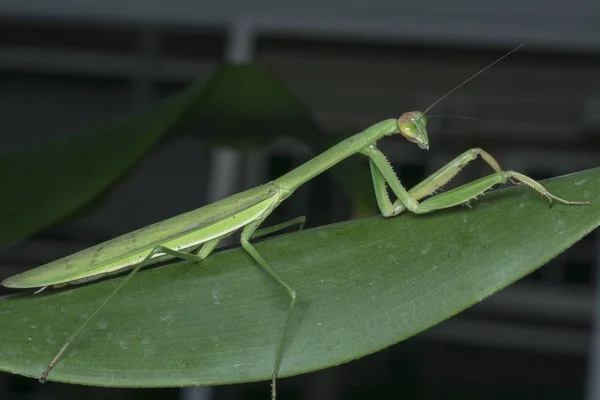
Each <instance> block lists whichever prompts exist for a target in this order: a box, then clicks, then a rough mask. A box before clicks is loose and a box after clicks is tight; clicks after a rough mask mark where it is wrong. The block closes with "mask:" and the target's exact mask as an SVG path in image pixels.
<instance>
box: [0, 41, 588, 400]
mask: <svg viewBox="0 0 600 400" xmlns="http://www.w3.org/2000/svg"><path fill="white" fill-rule="evenodd" d="M519 47H520V46H519ZM519 47H517V48H515V49H513V50H512V51H511V52H509V53H507V54H506V55H504V56H503V57H501V58H500V59H498V60H496V61H495V62H493V63H492V64H490V65H488V66H487V67H485V68H484V69H482V70H480V71H479V72H478V73H477V74H475V75H473V76H471V77H470V78H469V79H467V80H465V81H464V82H463V83H461V84H460V85H458V86H457V87H455V88H454V89H452V90H451V91H450V92H448V93H447V94H446V95H444V96H442V97H441V98H440V99H438V100H437V101H436V102H435V103H433V104H432V105H431V106H430V107H429V108H427V109H426V110H425V112H424V113H422V112H419V111H412V112H407V113H404V114H403V115H402V116H401V117H400V118H398V119H387V120H384V121H381V122H378V123H376V124H374V125H372V126H371V127H369V128H367V129H366V130H364V131H363V132H360V133H358V134H355V135H354V136H351V137H349V138H347V139H346V140H344V141H342V142H340V143H338V144H337V145H335V146H333V147H332V148H330V149H329V150H326V151H325V152H323V153H321V154H319V155H318V156H316V157H314V158H313V159H312V160H310V161H308V162H306V163H305V164H303V165H301V166H299V167H297V168H296V169H294V170H292V171H290V172H288V173H287V174H285V175H283V176H281V177H280V178H278V179H275V180H273V181H271V182H269V183H267V184H264V185H261V186H258V187H256V188H253V189H250V190H247V191H244V192H241V193H238V194H235V195H233V196H230V197H228V198H225V199H223V200H220V201H217V202H215V203H212V204H209V205H207V206H204V207H202V208H199V209H197V210H193V211H190V212H187V213H185V214H181V215H179V216H176V217H173V218H170V219H167V220H165V221H161V222H158V223H155V224H153V225H150V226H147V227H145V228H142V229H139V230H137V231H134V232H132V233H129V234H126V235H123V236H120V237H117V238H115V239H112V240H110V241H108V242H105V243H101V244H99V245H96V246H93V247H90V248H88V249H85V250H83V251H80V252H78V253H76V254H73V255H71V256H68V257H65V258H62V259H59V260H56V261H53V262H51V263H48V264H46V265H43V266H40V267H38V268H35V269H32V270H29V271H27V272H24V273H21V274H18V275H15V276H12V277H10V278H7V279H6V280H4V281H3V282H2V285H4V286H6V287H11V288H40V287H41V288H42V289H44V288H46V287H48V286H54V287H61V286H65V285H70V284H79V283H84V282H88V281H93V280H97V279H100V278H103V277H105V276H108V275H113V274H118V273H121V272H123V271H125V270H128V269H132V271H131V272H130V273H129V275H128V276H127V277H126V278H125V279H123V280H122V282H121V283H120V284H119V285H118V286H117V288H115V289H114V291H113V292H112V293H111V294H110V295H109V296H108V297H107V298H106V299H105V300H104V302H103V303H102V304H101V305H100V306H99V307H98V308H97V309H96V310H95V311H94V312H93V313H92V314H91V316H90V317H89V318H88V319H87V320H86V321H85V322H84V323H83V324H82V325H81V326H80V327H79V328H78V329H77V330H76V331H75V332H74V333H73V334H72V335H71V337H70V338H69V339H68V340H67V341H66V343H64V345H63V346H62V347H61V349H60V350H59V351H58V353H57V355H56V357H55V358H54V359H53V360H52V361H51V362H50V363H49V365H48V366H47V368H46V369H45V371H44V372H43V374H42V376H41V377H40V381H41V382H44V381H45V380H46V379H47V377H48V374H49V373H50V371H51V369H52V368H53V367H54V365H55V364H56V363H57V362H58V360H59V359H60V357H61V356H62V354H63V353H64V352H65V351H66V350H67V348H68V347H69V346H70V345H71V344H72V343H73V342H74V341H75V339H76V338H77V336H78V335H79V333H80V332H81V331H82V330H83V329H84V328H85V327H86V326H87V324H88V323H89V322H90V321H92V320H93V319H94V317H95V316H96V315H97V314H98V313H99V312H100V311H101V310H102V308H103V307H104V306H105V305H106V304H107V303H108V302H109V301H110V299H111V298H112V297H113V296H115V295H116V294H117V292H119V290H121V289H122V288H123V287H124V286H125V285H126V284H127V282H128V281H129V280H130V279H131V278H132V277H133V276H134V275H135V274H136V273H137V272H138V271H139V270H140V269H141V268H142V267H144V266H147V265H149V264H153V263H156V262H160V261H164V260H168V259H173V258H180V259H183V260H188V261H195V262H199V261H202V260H203V259H204V258H206V257H207V256H209V255H210V254H211V252H212V251H213V250H214V249H215V248H216V246H217V245H218V243H219V241H220V240H222V239H224V238H226V237H228V236H229V235H231V234H233V233H234V232H236V231H237V230H240V229H241V230H242V232H241V244H242V247H243V248H244V249H245V250H246V252H247V253H248V254H249V255H250V256H251V257H252V258H253V259H254V260H255V261H256V262H257V263H258V264H259V265H260V266H261V267H262V269H263V270H264V271H265V272H266V273H268V274H269V275H270V276H271V277H272V278H273V279H274V280H275V281H277V282H278V283H279V284H280V285H281V286H282V288H283V289H285V291H286V292H287V294H288V295H289V297H290V304H289V310H288V312H287V316H286V319H285V321H284V325H283V329H282V331H281V338H280V342H279V346H278V349H277V352H276V354H275V360H274V366H273V374H272V398H273V399H275V397H276V378H277V373H278V369H279V363H280V361H281V356H282V354H283V348H284V344H285V339H286V335H287V332H288V328H289V324H290V319H291V317H292V312H293V310H294V306H295V304H296V298H297V295H296V291H295V290H294V289H293V286H292V285H290V284H288V283H287V282H285V281H284V280H283V279H282V278H281V277H280V276H279V275H278V274H277V272H276V271H274V270H273V269H271V267H270V266H269V264H268V263H267V261H266V260H265V259H264V258H263V257H262V256H261V255H260V254H259V253H258V251H257V250H256V249H255V248H254V246H253V245H252V244H251V243H250V239H253V238H258V237H261V236H264V235H267V234H270V233H273V232H277V231H279V230H282V229H285V228H287V227H290V226H295V225H298V226H299V228H300V229H302V227H303V224H304V217H299V218H296V219H293V220H291V221H288V222H285V223H282V224H278V225H275V226H272V227H269V228H262V229H258V228H259V226H260V225H261V224H262V223H263V221H264V220H265V219H266V218H267V217H268V216H269V215H270V214H271V212H272V211H273V210H274V209H275V208H276V207H277V206H278V205H279V204H280V203H281V202H283V201H284V200H285V199H287V198H288V197H289V196H290V195H291V194H292V193H293V192H294V191H295V190H296V189H297V188H298V187H300V186H301V185H302V184H304V183H305V182H307V181H309V180H310V179H312V178H313V177H315V176H316V175H318V174H320V173H322V172H324V171H326V170H327V169H329V168H330V167H332V166H333V165H335V164H337V163H338V162H340V161H342V160H344V159H345V158H347V157H350V156H351V155H354V154H356V153H361V154H363V155H365V156H367V157H368V158H369V163H370V168H371V174H372V179H373V185H374V190H375V195H376V199H377V204H378V206H379V209H380V211H381V214H382V215H383V216H384V217H392V216H396V215H398V214H400V213H402V212H403V211H405V210H409V211H411V212H413V213H416V214H424V213H428V212H432V211H435V210H440V209H444V208H449V207H454V206H456V205H461V204H467V205H468V204H469V201H470V200H472V199H474V198H476V197H477V196H479V195H481V194H483V193H484V192H485V191H486V190H488V189H491V188H492V187H493V186H495V185H497V184H503V183H506V182H507V181H508V180H510V181H511V182H513V183H517V182H521V183H523V184H525V185H527V186H529V187H531V188H532V189H534V190H536V191H537V192H539V193H540V194H541V195H543V196H545V197H546V198H547V199H548V200H549V201H550V204H552V200H553V199H554V200H557V201H559V202H562V203H565V204H568V205H588V204H590V203H589V202H575V201H567V200H564V199H561V198H559V197H556V196H554V195H552V194H551V193H549V192H548V191H547V190H546V189H545V188H544V187H543V186H542V185H541V184H539V183H538V182H536V181H535V180H533V179H531V178H529V177H527V176H525V175H523V174H520V173H518V172H514V171H503V170H502V169H501V168H500V166H499V164H498V162H497V161H496V160H495V159H494V158H493V157H492V156H491V155H490V154H489V153H487V152H486V151H484V150H482V149H479V148H474V149H470V150H467V151H466V152H464V153H463V154H461V155H459V156H458V157H456V158H455V159H454V160H452V161H451V162H449V163H448V164H446V165H445V166H444V167H442V168H441V169H440V170H439V171H437V172H435V173H434V174H433V175H431V176H429V177H428V178H426V179H425V180H423V181H422V182H421V183H419V184H417V185H416V186H415V187H413V188H412V189H410V190H406V189H405V188H404V187H403V186H402V184H401V183H400V181H399V179H398V178H397V176H396V174H395V172H394V171H393V169H392V167H391V166H390V164H389V162H388V161H387V159H386V158H385V156H384V155H383V154H382V153H381V152H380V151H379V149H378V148H377V147H376V144H377V141H378V140H380V139H382V138H383V137H385V136H390V135H394V134H400V135H402V136H403V137H404V138H406V139H407V140H408V141H410V142H412V143H415V144H417V145H418V146H419V147H420V148H421V149H425V150H428V149H429V139H428V136H427V129H426V123H427V119H426V116H425V113H426V112H427V111H429V110H430V109H431V108H432V107H433V106H434V105H435V104H437V103H438V102H439V101H441V100H442V99H443V98H444V97H446V96H447V95H448V94H450V93H452V92H453V91H455V90H456V89H458V88H459V87H461V86H462V85H464V84H465V83H466V82H468V81H469V80H471V79H472V78H474V77H475V76H477V75H478V74H480V73H481V72H483V71H484V70H486V69H488V68H490V67H491V66H493V65H494V64H496V63H497V62H499V61H500V60H502V59H503V58H504V57H506V56H508V55H509V54H511V53H512V52H514V51H516V50H517V49H518V48H519ZM478 156H480V157H481V158H482V159H483V160H484V161H485V162H486V163H487V164H488V165H489V166H490V167H491V168H492V169H493V170H494V173H493V174H491V175H489V176H487V177H484V178H480V179H478V180H476V181H473V182H470V183H467V184H464V185H462V186H459V187H457V188H455V189H452V190H450V191H447V192H444V193H441V194H435V193H436V190H438V189H440V188H442V187H443V186H444V185H445V184H446V183H448V182H449V181H450V180H451V179H452V178H453V177H454V176H455V175H456V174H458V173H459V172H460V171H461V169H462V168H464V167H465V166H466V165H467V164H468V163H469V162H471V161H473V160H475V159H476V158H477V157H478ZM388 187H389V188H390V190H391V191H392V193H393V194H394V195H395V196H396V200H395V201H393V202H392V200H391V199H390V197H389V194H388V189H387V188H388ZM428 196H431V197H430V198H428V199H426V200H424V201H421V200H422V199H423V198H425V197H428ZM42 289H40V290H42Z"/></svg>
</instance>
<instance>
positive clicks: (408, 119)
mask: <svg viewBox="0 0 600 400" xmlns="http://www.w3.org/2000/svg"><path fill="white" fill-rule="evenodd" d="M425 125H427V118H426V117H425V115H424V114H423V113H422V112H420V111H411V112H407V113H404V114H402V116H401V117H400V118H398V131H399V132H400V133H401V134H402V136H404V137H405V138H406V139H407V140H408V141H410V142H413V143H416V144H417V145H418V146H419V147H420V148H422V149H425V150H428V149H429V139H428V138H427V128H426V127H425Z"/></svg>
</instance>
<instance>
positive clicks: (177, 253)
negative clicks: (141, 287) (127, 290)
mask: <svg viewBox="0 0 600 400" xmlns="http://www.w3.org/2000/svg"><path fill="white" fill-rule="evenodd" d="M219 240H220V238H218V239H213V240H212V241H209V242H206V243H205V244H204V245H203V247H202V249H201V250H200V253H202V251H203V250H204V249H205V248H207V251H208V253H210V252H211V251H212V250H213V249H214V248H215V247H216V245H217V243H218V242H219ZM213 242H215V243H213ZM207 246H208V247H207ZM160 253H163V254H169V255H171V256H173V257H176V258H181V259H183V260H186V261H201V260H203V259H204V258H205V257H206V256H207V255H208V254H206V255H204V253H202V255H195V254H190V253H184V252H181V251H177V250H172V249H169V248H166V247H164V246H155V247H154V248H153V249H152V251H151V252H150V253H149V254H148V255H147V256H146V257H144V259H143V260H142V261H141V262H140V263H139V264H137V265H136V266H135V268H133V270H132V271H131V272H130V273H129V275H127V277H126V278H125V279H123V281H122V282H121V283H119V285H118V286H117V287H116V288H115V289H114V290H113V291H112V292H111V293H110V294H109V295H108V297H107V298H106V299H104V301H103V302H102V304H100V306H98V308H96V310H95V311H94V312H93V313H92V315H91V316H90V317H89V318H88V319H86V320H85V322H84V323H83V324H81V326H80V327H79V328H78V329H77V330H76V331H75V332H74V333H73V334H72V335H71V336H70V337H69V339H68V340H67V341H66V342H65V344H64V345H63V346H62V348H61V349H60V350H59V352H58V353H57V354H56V356H55V357H54V359H53V360H52V361H51V362H50V364H48V366H47V367H46V369H45V370H44V372H43V373H42V376H41V377H40V378H39V381H40V383H44V382H46V380H47V379H48V374H49V373H50V371H51V370H52V368H53V367H54V366H55V365H56V363H57V362H58V360H59V359H60V358H61V357H62V355H63V354H64V352H65V351H66V350H67V348H68V347H69V346H70V345H71V343H73V342H74V341H75V339H76V338H77V336H79V334H80V333H81V331H82V330H83V329H84V328H85V327H86V326H87V325H88V324H89V323H90V322H91V321H92V320H93V319H94V318H95V317H96V315H98V313H99V312H100V311H101V310H102V309H103V308H104V306H106V304H108V302H109V301H110V300H111V299H112V298H113V297H114V296H115V295H116V294H117V293H118V292H119V291H120V290H121V289H123V287H125V285H126V284H127V283H128V282H129V281H130V280H131V278H133V276H134V275H135V274H137V272H138V271H139V270H140V269H142V268H143V267H144V266H146V265H148V264H149V263H150V261H151V259H152V257H153V256H154V255H156V254H160Z"/></svg>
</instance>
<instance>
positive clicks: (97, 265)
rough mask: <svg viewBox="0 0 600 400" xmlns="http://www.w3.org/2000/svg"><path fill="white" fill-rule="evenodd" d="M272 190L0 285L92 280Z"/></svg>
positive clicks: (164, 223) (202, 210)
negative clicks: (138, 254)
mask: <svg viewBox="0 0 600 400" xmlns="http://www.w3.org/2000/svg"><path fill="white" fill-rule="evenodd" d="M272 194H273V187H272V185H271V184H266V185H261V186H258V187H255V188H252V189H249V190H247V191H245V192H241V193H237V194H235V195H232V196H230V197H227V198H225V199H222V200H219V201H217V202H214V203H211V204H208V205H206V206H204V207H201V208H198V209H196V210H192V211H189V212H187V213H183V214H180V215H177V216H175V217H172V218H169V219H166V220H163V221H160V222H157V223H154V224H152V225H148V226H146V227H144V228H141V229H138V230H136V231H133V232H130V233H127V234H124V235H122V236H119V237H116V238H114V239H111V240H109V241H106V242H104V243H100V244H97V245H95V246H92V247H89V248H87V249H84V250H82V251H80V252H77V253H75V254H72V255H70V256H67V257H64V258H61V259H58V260H56V261H52V262H50V263H48V264H45V265H42V266H40V267H37V268H34V269H31V270H28V271H25V272H23V273H21V274H18V275H14V276H12V277H10V278H8V279H6V280H5V281H4V282H2V285H3V286H6V287H16V288H25V287H40V286H47V285H54V284H59V283H68V282H72V281H78V282H82V281H84V280H93V279H98V278H100V277H103V276H106V275H110V274H115V273H118V272H121V271H122V270H123V269H125V268H126V267H128V266H132V265H135V264H137V262H138V261H136V260H137V257H136V254H137V253H141V252H143V251H151V250H152V249H153V248H154V247H155V246H157V245H160V244H163V243H165V242H168V241H171V240H174V239H177V238H180V237H183V236H185V235H187V234H189V233H191V232H195V231H198V230H200V229H202V228H205V227H207V226H210V225H211V224H214V223H217V222H219V221H221V220H223V219H226V218H228V217H231V216H233V215H235V214H237V213H238V212H240V211H243V210H246V209H248V208H250V207H252V206H255V205H257V204H259V203H260V202H261V201H263V200H265V199H267V198H269V197H271V196H272ZM196 244H197V243H196ZM102 267H105V268H102ZM89 277H91V278H89ZM82 278H89V279H82Z"/></svg>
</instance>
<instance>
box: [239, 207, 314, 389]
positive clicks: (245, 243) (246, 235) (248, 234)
mask: <svg viewBox="0 0 600 400" xmlns="http://www.w3.org/2000/svg"><path fill="white" fill-rule="evenodd" d="M265 218H266V215H265V216H264V217H263V218H261V219H259V220H257V221H254V222H252V223H250V224H248V225H246V227H245V228H244V230H243V231H242V235H241V243H242V247H243V248H244V249H245V250H246V252H248V254H249V255H250V257H252V258H253V259H254V261H256V262H257V263H258V264H259V265H260V266H261V267H262V269H263V270H264V271H265V272H266V273H268V274H269V275H270V276H271V277H272V278H273V279H275V281H277V283H279V284H280V285H281V286H282V287H283V288H284V289H285V291H286V292H287V294H288V295H289V296H290V299H291V301H290V306H289V308H288V312H287V315H286V318H285V322H284V325H283V330H282V332H281V338H280V341H279V346H278V348H277V353H276V355H275V365H274V367H273V374H272V377H271V399H273V400H275V398H276V396H277V387H276V379H277V372H278V371H279V364H280V362H281V355H282V354H283V347H284V343H285V338H286V336H287V332H288V330H289V326H290V321H291V317H292V312H293V310H294V306H295V305H296V297H297V296H296V291H295V290H294V289H293V288H292V287H291V286H290V285H289V284H288V283H287V282H285V281H284V280H283V279H282V278H281V277H280V276H279V275H278V274H277V273H276V272H275V271H274V270H273V269H272V268H271V267H270V266H269V264H268V263H267V261H266V260H265V259H264V258H263V256H261V255H260V253H259V252H258V251H257V250H256V249H255V248H254V246H253V245H252V244H251V243H250V242H249V240H250V238H253V237H259V236H264V235H266V234H269V233H272V232H275V231H277V230H281V229H283V228H286V227H288V226H291V225H296V224H300V229H302V227H303V225H304V220H305V218H304V217H298V218H295V219H293V220H291V221H288V222H284V223H282V224H278V225H275V226H272V227H269V228H265V229H261V230H256V229H257V228H258V226H259V225H260V224H261V223H262V222H263V220H264V219H265Z"/></svg>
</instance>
